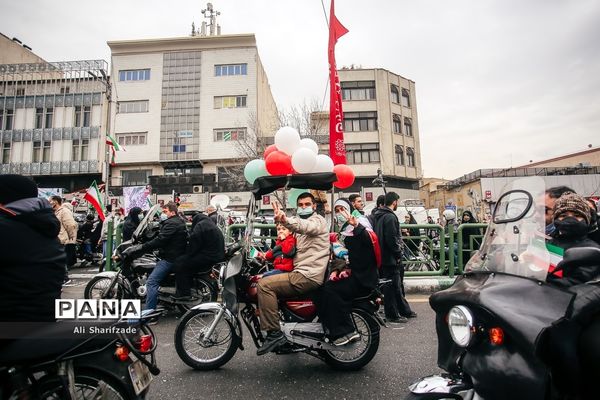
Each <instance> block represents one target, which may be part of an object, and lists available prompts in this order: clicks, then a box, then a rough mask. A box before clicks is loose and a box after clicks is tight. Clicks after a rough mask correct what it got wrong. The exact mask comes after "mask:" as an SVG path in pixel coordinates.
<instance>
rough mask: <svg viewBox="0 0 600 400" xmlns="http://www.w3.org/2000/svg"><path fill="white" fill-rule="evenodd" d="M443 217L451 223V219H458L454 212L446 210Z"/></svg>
mask: <svg viewBox="0 0 600 400" xmlns="http://www.w3.org/2000/svg"><path fill="white" fill-rule="evenodd" d="M442 215H443V216H444V218H446V221H450V220H451V219H455V218H456V213H455V212H454V211H453V210H444V212H443V213H442Z"/></svg>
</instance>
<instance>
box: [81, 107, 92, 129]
mask: <svg viewBox="0 0 600 400" xmlns="http://www.w3.org/2000/svg"><path fill="white" fill-rule="evenodd" d="M91 119H92V107H90V106H85V107H83V126H84V127H86V128H88V127H89V126H90V120H91Z"/></svg>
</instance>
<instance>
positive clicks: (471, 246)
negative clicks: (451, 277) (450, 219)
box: [456, 224, 487, 274]
mask: <svg viewBox="0 0 600 400" xmlns="http://www.w3.org/2000/svg"><path fill="white" fill-rule="evenodd" d="M465 229H469V230H479V231H480V233H479V234H471V235H470V237H469V243H468V246H466V247H465V246H463V243H464V240H463V239H464V236H465V234H464V231H465ZM486 229H487V224H461V225H459V227H458V229H457V232H456V234H457V239H456V243H457V244H458V266H457V267H458V271H459V273H461V274H462V272H463V269H464V266H465V264H466V263H467V261H469V260H468V259H466V260H465V259H463V258H464V253H465V252H468V253H469V254H472V253H473V251H475V250H478V249H479V246H480V245H481V242H482V241H483V236H484V235H485V230H486ZM476 240H477V242H476ZM468 258H470V257H468Z"/></svg>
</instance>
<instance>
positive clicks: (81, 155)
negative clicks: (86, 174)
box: [71, 139, 90, 161]
mask: <svg viewBox="0 0 600 400" xmlns="http://www.w3.org/2000/svg"><path fill="white" fill-rule="evenodd" d="M89 144H90V141H89V140H88V139H82V140H73V148H72V152H71V160H73V161H87V160H88V148H89Z"/></svg>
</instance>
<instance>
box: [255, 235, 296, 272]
mask: <svg viewBox="0 0 600 400" xmlns="http://www.w3.org/2000/svg"><path fill="white" fill-rule="evenodd" d="M295 255H296V238H295V237H294V235H292V232H290V231H289V229H287V228H286V227H285V226H283V224H277V240H276V241H275V247H273V248H272V249H271V250H269V251H267V252H266V253H259V254H258V256H259V257H261V258H265V259H266V260H267V261H272V262H273V268H274V269H272V270H271V271H268V272H265V273H264V274H263V278H265V277H267V276H271V275H276V274H282V273H284V272H291V271H292V270H293V269H294V256H295Z"/></svg>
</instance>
